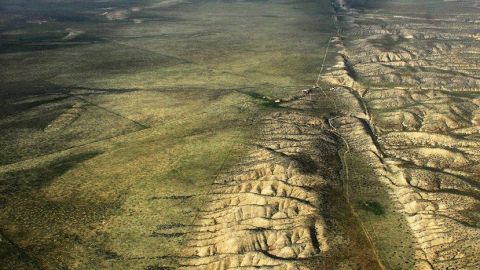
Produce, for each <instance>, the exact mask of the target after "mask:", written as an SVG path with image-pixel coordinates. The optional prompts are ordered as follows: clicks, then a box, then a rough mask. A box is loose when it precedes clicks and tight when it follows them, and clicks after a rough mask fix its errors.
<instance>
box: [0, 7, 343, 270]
mask: <svg viewBox="0 0 480 270" xmlns="http://www.w3.org/2000/svg"><path fill="white" fill-rule="evenodd" d="M0 7H1V9H0V13H1V14H2V15H1V18H0V63H1V66H2V68H1V69H0V81H1V86H0V87H1V90H0V114H1V117H0V149H1V151H0V164H1V166H0V232H1V235H0V237H1V238H0V240H1V241H0V268H1V269H13V268H14V269H107V268H108V269H165V268H161V267H175V266H176V259H177V256H178V254H179V253H180V251H181V248H182V240H183V239H184V237H185V235H184V233H185V232H186V231H187V230H188V226H190V224H192V221H193V219H194V218H195V216H196V213H197V211H198V208H199V206H201V205H202V204H203V203H204V202H205V199H206V198H205V196H203V195H204V194H206V193H207V192H208V191H209V189H210V186H211V183H212V182H213V181H214V179H215V177H216V176H217V175H218V174H219V173H220V172H222V171H224V170H226V169H227V168H229V167H231V166H233V165H234V164H235V162H236V161H238V160H239V159H241V158H242V157H243V156H244V155H245V154H246V153H247V152H248V149H249V147H250V145H249V142H250V141H251V140H252V138H253V136H254V135H255V131H256V130H257V129H259V128H261V127H260V126H259V125H258V124H257V123H256V121H255V120H256V119H258V117H259V116H261V115H262V114H264V113H269V112H271V111H272V110H279V109H281V108H279V107H278V106H277V105H275V104H274V103H272V102H271V101H272V100H275V99H277V98H288V97H289V96H291V95H293V94H294V93H298V91H299V90H301V89H303V88H305V87H309V86H311V85H312V84H313V83H314V80H315V78H316V73H317V72H318V70H319V67H320V63H321V60H322V57H323V53H324V50H325V46H326V44H327V41H328V39H329V38H330V35H331V32H332V31H333V29H334V27H333V25H332V20H331V18H330V16H331V14H330V13H329V10H330V8H329V2H328V1H238V2H237V1H194V2H184V1H158V0H156V1H153V0H152V1H125V0H124V1H119V0H114V1H92V0H89V1H46V0H35V1H6V0H0ZM264 97H265V98H264ZM3 255H5V256H3Z"/></svg>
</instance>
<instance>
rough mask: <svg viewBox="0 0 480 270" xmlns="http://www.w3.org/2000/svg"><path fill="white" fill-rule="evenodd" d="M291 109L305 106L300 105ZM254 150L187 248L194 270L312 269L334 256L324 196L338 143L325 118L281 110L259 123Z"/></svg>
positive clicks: (222, 187) (218, 192) (204, 214)
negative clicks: (310, 263) (307, 262)
mask: <svg viewBox="0 0 480 270" xmlns="http://www.w3.org/2000/svg"><path fill="white" fill-rule="evenodd" d="M286 106H290V108H291V109H300V108H306V107H308V106H309V104H308V101H306V100H302V99H301V100H297V101H294V102H291V103H290V104H289V105H286ZM262 125H263V126H264V129H263V130H262V135H261V139H260V140H259V141H258V144H256V145H255V150H254V151H252V153H251V154H250V156H249V157H248V158H247V159H246V160H244V161H243V162H242V163H241V164H238V166H236V167H235V168H234V169H233V170H231V171H229V172H227V173H226V174H225V175H223V176H221V177H219V178H218V179H217V181H216V183H215V188H214V189H213V190H212V191H211V194H210V197H211V201H210V203H209V204H208V206H207V207H205V209H202V211H201V213H200V215H199V216H198V218H197V219H196V221H195V223H194V228H195V229H194V230H193V232H192V234H191V239H190V241H189V243H188V251H189V255H190V256H192V257H193V258H192V259H188V260H186V261H184V262H183V263H184V264H185V268H191V269H254V268H262V269H308V268H306V267H305V266H302V259H306V258H311V257H313V256H315V255H317V254H319V253H321V252H325V251H327V250H329V248H330V247H329V243H328V241H327V235H326V234H327V228H326V225H325V221H324V218H323V217H322V214H321V212H322V211H321V209H322V207H324V205H325V202H324V200H323V199H322V197H321V196H320V192H319V191H320V190H322V189H323V188H324V187H325V185H327V184H328V181H331V178H332V176H333V175H334V174H335V173H337V172H335V169H334V168H332V167H331V166H328V163H329V162H330V163H331V162H332V161H329V162H328V161H325V160H323V159H327V157H328V156H329V155H333V156H335V153H336V152H335V151H336V150H335V144H336V142H335V139H334V137H333V135H332V134H331V133H329V132H328V131H327V125H326V123H325V121H324V120H323V119H321V118H318V117H314V116H309V115H306V114H305V113H301V112H298V111H294V110H283V111H281V112H278V113H274V114H272V115H269V116H267V117H265V118H264V119H263V120H262Z"/></svg>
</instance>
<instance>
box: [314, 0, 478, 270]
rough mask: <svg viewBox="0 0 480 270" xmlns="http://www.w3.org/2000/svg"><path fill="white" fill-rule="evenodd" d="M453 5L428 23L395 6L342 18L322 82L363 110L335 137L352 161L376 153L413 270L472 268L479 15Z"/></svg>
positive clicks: (374, 162) (443, 5) (409, 8)
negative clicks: (403, 223)
mask: <svg viewBox="0 0 480 270" xmlns="http://www.w3.org/2000/svg"><path fill="white" fill-rule="evenodd" d="M455 3H456V2H438V3H436V4H435V5H436V8H437V9H438V13H436V14H435V15H431V16H428V17H425V16H424V14H422V12H424V11H425V10H427V9H428V5H427V6H423V5H420V6H417V5H416V4H413V3H412V4H411V5H409V4H405V3H400V1H391V3H389V4H386V5H384V6H382V8H381V9H378V10H374V11H372V12H370V11H369V10H368V9H366V10H363V11H358V10H355V9H348V10H343V11H342V10H340V12H341V13H343V15H344V16H343V21H342V25H341V26H342V29H344V30H345V32H344V36H345V37H348V42H346V43H345V44H346V45H345V46H343V45H342V44H343V43H342V44H341V42H338V41H337V46H340V47H341V50H340V51H341V52H340V55H339V57H338V65H337V66H336V67H334V68H331V69H330V70H329V72H328V73H327V74H325V75H324V77H323V79H324V80H326V81H329V82H332V83H335V84H337V85H339V86H343V87H346V88H348V89H351V90H352V91H354V92H356V95H355V97H356V98H357V99H359V103H361V104H364V109H365V112H366V118H365V120H362V119H353V118H351V117H350V118H343V119H341V118H339V119H337V121H336V125H337V126H336V129H337V130H338V132H339V134H340V135H341V136H342V137H343V138H344V139H345V141H346V142H347V144H349V148H350V151H356V152H358V153H361V152H362V151H365V152H366V153H374V154H367V155H366V156H369V158H367V160H368V163H369V164H370V166H372V167H375V168H378V169H376V174H377V175H378V179H379V182H381V183H384V184H385V185H387V186H388V187H389V190H390V195H391V198H392V200H393V201H395V202H396V203H398V205H399V206H400V207H399V208H398V209H397V211H399V212H401V213H403V214H404V215H405V217H406V219H407V221H408V223H409V225H410V228H411V231H412V232H413V235H414V236H415V238H416V240H417V242H418V245H417V247H416V248H417V249H418V250H417V251H418V252H417V253H416V256H417V263H416V268H417V269H478V268H479V267H480V257H479V254H480V215H479V210H480V202H479V200H480V182H479V176H480V151H479V150H480V149H479V147H480V137H479V135H478V134H479V132H480V125H479V124H480V123H479V114H480V107H479V105H480V101H479V93H478V91H479V89H480V88H479V85H480V84H479V83H480V80H479V78H478V76H477V75H476V74H478V65H476V64H475V63H477V62H478V60H479V53H480V47H479V46H478V41H476V40H477V38H478V37H477V36H478V33H477V31H478V20H475V19H473V18H475V12H477V14H478V5H476V4H475V1H463V2H462V6H461V7H460V6H459V5H456V6H455ZM400 6H401V8H399V7H400ZM447 14H448V16H447ZM355 131H356V132H357V135H356V136H354V137H352V136H351V134H354V132H355ZM362 134H363V135H362ZM362 137H363V138H364V139H361V138H362ZM359 141H361V143H359ZM369 141H370V142H369ZM372 149H374V150H372Z"/></svg>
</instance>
